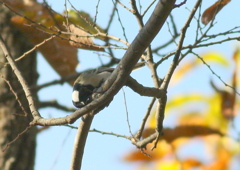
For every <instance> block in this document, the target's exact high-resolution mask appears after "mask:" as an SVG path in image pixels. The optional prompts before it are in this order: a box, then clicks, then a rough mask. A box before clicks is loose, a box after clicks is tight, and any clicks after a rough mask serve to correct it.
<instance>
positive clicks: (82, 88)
mask: <svg viewBox="0 0 240 170" xmlns="http://www.w3.org/2000/svg"><path fill="white" fill-rule="evenodd" d="M93 90H94V87H93V86H91V85H81V84H79V83H75V84H74V87H73V92H72V102H73V105H74V106H75V107H77V108H81V107H83V106H85V105H86V104H88V103H89V102H90V101H91V95H92V94H93Z"/></svg>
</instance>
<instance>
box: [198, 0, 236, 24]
mask: <svg viewBox="0 0 240 170" xmlns="http://www.w3.org/2000/svg"><path fill="white" fill-rule="evenodd" d="M230 1H231V0H218V1H217V2H215V3H214V4H213V5H212V6H210V7H209V8H208V9H206V10H205V11H204V13H203V15H202V23H203V24H205V25H207V24H208V23H209V22H210V21H212V20H213V19H214V17H215V16H216V15H217V13H218V12H219V11H220V10H221V9H222V8H223V7H224V6H225V5H227V4H228V3H229V2H230Z"/></svg>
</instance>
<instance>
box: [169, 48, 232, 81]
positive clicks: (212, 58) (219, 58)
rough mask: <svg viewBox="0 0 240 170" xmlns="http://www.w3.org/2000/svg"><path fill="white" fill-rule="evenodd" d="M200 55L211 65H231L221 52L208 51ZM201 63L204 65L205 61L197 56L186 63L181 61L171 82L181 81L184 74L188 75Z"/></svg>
mask: <svg viewBox="0 0 240 170" xmlns="http://www.w3.org/2000/svg"><path fill="white" fill-rule="evenodd" d="M200 56H201V58H202V59H203V60H204V61H205V62H206V63H207V64H209V65H210V64H219V65H220V66H223V67H227V66H229V62H228V60H227V59H226V57H225V56H224V55H222V54H221V53H218V52H208V53H206V54H202V55H200ZM199 65H201V66H202V65H203V62H202V61H201V60H200V59H199V58H197V57H194V58H193V59H192V60H189V61H187V62H185V63H181V64H180V65H179V67H178V68H177V70H176V72H175V73H174V76H173V80H172V82H171V84H176V83H178V82H179V81H181V80H182V79H183V76H186V75H187V73H189V72H190V71H191V72H192V70H193V69H195V68H196V67H197V66H199Z"/></svg>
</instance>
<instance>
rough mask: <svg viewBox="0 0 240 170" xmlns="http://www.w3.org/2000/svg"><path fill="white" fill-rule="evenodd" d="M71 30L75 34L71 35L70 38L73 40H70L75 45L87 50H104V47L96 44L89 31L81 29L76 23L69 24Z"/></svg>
mask: <svg viewBox="0 0 240 170" xmlns="http://www.w3.org/2000/svg"><path fill="white" fill-rule="evenodd" d="M69 32H71V33H72V34H73V35H70V39H71V40H72V41H70V42H69V43H70V44H71V45H72V46H73V47H76V48H81V49H87V50H95V51H104V49H103V48H100V47H98V46H96V45H94V43H93V41H92V39H91V37H90V36H89V34H88V33H87V32H85V31H83V30H81V29H80V28H78V27H76V26H75V25H73V24H71V25H70V26H69Z"/></svg>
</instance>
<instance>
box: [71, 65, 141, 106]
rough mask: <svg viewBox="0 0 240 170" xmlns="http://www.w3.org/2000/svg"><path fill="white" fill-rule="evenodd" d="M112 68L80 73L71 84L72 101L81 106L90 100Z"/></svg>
mask: <svg viewBox="0 0 240 170" xmlns="http://www.w3.org/2000/svg"><path fill="white" fill-rule="evenodd" d="M144 65H145V62H139V63H137V64H136V66H135V67H134V70H136V69H138V68H141V67H143V66H144ZM113 71H114V68H106V67H105V68H98V69H93V70H88V71H85V72H83V73H81V74H80V76H79V77H78V78H77V79H76V81H75V82H74V85H73V92H72V102H73V105H74V106H75V107H77V108H81V107H83V106H85V105H87V104H88V103H90V102H91V101H92V94H93V93H94V92H95V91H96V90H97V89H98V88H99V87H101V85H102V84H103V83H104V82H105V81H106V80H107V79H108V77H109V76H110V75H111V73H112V72H113Z"/></svg>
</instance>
